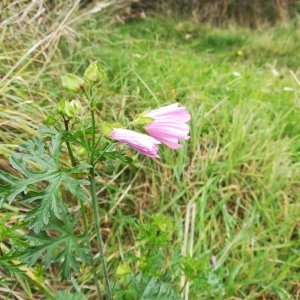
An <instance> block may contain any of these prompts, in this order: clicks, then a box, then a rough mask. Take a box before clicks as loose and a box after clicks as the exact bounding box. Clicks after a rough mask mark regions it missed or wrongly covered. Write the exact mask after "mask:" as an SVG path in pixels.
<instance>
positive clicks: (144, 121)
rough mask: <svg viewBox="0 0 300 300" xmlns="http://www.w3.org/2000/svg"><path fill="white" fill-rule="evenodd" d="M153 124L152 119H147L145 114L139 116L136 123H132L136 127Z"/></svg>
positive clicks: (135, 120)
mask: <svg viewBox="0 0 300 300" xmlns="http://www.w3.org/2000/svg"><path fill="white" fill-rule="evenodd" d="M152 122H153V119H152V118H150V117H145V116H144V114H140V115H137V116H136V118H135V119H134V121H133V122H132V124H133V125H135V126H141V127H144V126H147V125H149V124H151V123H152Z"/></svg>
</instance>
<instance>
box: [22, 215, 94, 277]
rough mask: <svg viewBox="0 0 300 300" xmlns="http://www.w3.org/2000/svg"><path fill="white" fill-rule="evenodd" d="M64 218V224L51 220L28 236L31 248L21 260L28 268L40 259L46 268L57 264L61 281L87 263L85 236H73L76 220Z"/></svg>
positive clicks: (87, 253) (88, 257) (87, 251)
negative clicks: (31, 244) (37, 231)
mask: <svg viewBox="0 0 300 300" xmlns="http://www.w3.org/2000/svg"><path fill="white" fill-rule="evenodd" d="M72 218H73V219H72V221H70V220H68V216H66V218H65V220H64V222H61V221H59V220H57V219H56V220H51V222H50V223H49V225H47V226H44V228H43V230H42V231H41V232H40V233H38V234H31V235H29V236H28V239H29V241H31V242H32V243H33V246H31V247H29V248H28V249H26V251H24V253H23V259H24V260H25V261H27V262H28V264H29V266H32V265H34V264H35V263H36V261H37V260H39V259H42V261H43V263H44V265H45V267H46V268H49V266H50V265H51V264H52V263H55V262H57V263H58V264H59V266H60V274H61V276H62V278H63V279H66V278H70V276H71V272H72V270H74V271H76V272H78V270H79V267H80V264H81V263H82V262H89V260H90V255H89V246H88V245H89V239H88V236H87V235H85V234H75V233H74V228H76V224H77V221H78V219H77V218H76V217H75V218H74V217H73V216H72ZM49 233H51V234H52V236H50V235H49Z"/></svg>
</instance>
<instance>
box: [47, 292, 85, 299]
mask: <svg viewBox="0 0 300 300" xmlns="http://www.w3.org/2000/svg"><path fill="white" fill-rule="evenodd" d="M52 299H55V300H86V298H85V296H84V295H82V294H81V293H70V292H66V291H59V292H57V293H55V295H53V297H51V298H48V300H52Z"/></svg>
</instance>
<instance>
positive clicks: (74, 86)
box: [61, 74, 85, 93]
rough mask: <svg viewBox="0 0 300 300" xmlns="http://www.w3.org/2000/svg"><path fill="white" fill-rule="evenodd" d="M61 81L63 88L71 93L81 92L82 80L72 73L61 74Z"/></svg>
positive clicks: (83, 83)
mask: <svg viewBox="0 0 300 300" xmlns="http://www.w3.org/2000/svg"><path fill="white" fill-rule="evenodd" d="M61 82H62V85H63V87H64V88H65V89H67V90H68V91H70V92H73V93H79V92H81V91H82V90H83V89H84V85H85V82H84V80H83V79H82V78H80V77H78V76H76V75H74V74H65V75H62V76H61Z"/></svg>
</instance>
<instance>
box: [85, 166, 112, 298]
mask: <svg viewBox="0 0 300 300" xmlns="http://www.w3.org/2000/svg"><path fill="white" fill-rule="evenodd" d="M89 180H90V183H91V185H90V189H91V195H92V205H93V214H94V221H95V225H96V235H97V242H98V248H99V254H100V260H101V264H102V269H103V273H104V280H105V287H106V294H107V295H106V296H107V299H108V300H112V292H111V287H110V281H109V275H108V269H107V264H106V260H105V255H104V250H103V245H102V236H101V228H100V221H99V210H98V203H97V195H96V186H95V170H94V168H93V167H92V168H91V169H90V175H89Z"/></svg>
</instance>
